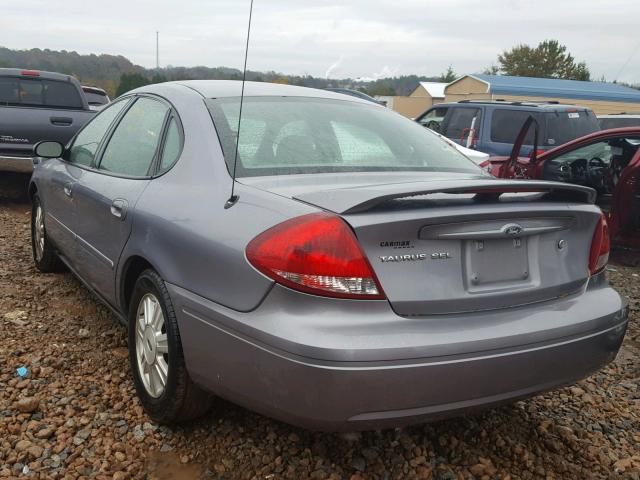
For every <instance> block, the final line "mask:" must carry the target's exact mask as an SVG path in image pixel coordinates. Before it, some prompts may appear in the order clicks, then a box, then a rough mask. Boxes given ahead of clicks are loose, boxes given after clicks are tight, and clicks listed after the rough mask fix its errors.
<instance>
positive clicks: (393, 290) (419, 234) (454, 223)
mask: <svg viewBox="0 0 640 480" xmlns="http://www.w3.org/2000/svg"><path fill="white" fill-rule="evenodd" d="M320 177H321V176H319V178H318V179H317V180H316V183H315V186H312V185H304V179H297V180H299V181H298V182H297V181H296V179H294V178H290V179H279V180H277V181H276V183H277V185H276V184H273V185H271V186H270V187H269V188H267V183H265V182H264V181H259V180H255V181H254V182H253V183H254V185H256V186H257V185H260V187H261V188H266V189H268V190H271V191H273V192H274V193H278V194H280V195H284V196H289V197H291V198H294V199H297V200H299V201H301V202H304V203H307V204H310V205H314V206H316V207H319V208H321V209H324V210H328V211H331V212H334V213H337V214H339V215H341V216H342V218H344V219H345V220H346V221H347V222H348V223H349V224H350V225H351V227H352V228H353V230H354V232H355V234H356V236H357V238H358V241H359V242H360V244H361V246H362V248H363V250H364V252H365V254H366V255H367V257H368V259H369V262H370V263H371V265H372V267H373V269H374V272H375V274H376V276H377V277H378V280H379V281H380V284H381V286H382V289H383V290H384V292H385V294H386V296H387V298H388V300H389V302H390V303H391V306H392V308H393V309H394V310H395V311H396V313H398V314H400V315H405V316H423V315H433V314H445V313H453V312H470V311H481V310H491V309H498V308H508V307H514V306H518V305H524V304H528V303H533V302H541V301H545V300H549V299H553V298H557V297H560V296H564V295H569V294H571V293H574V292H577V291H579V290H580V289H581V288H584V285H585V284H586V282H587V280H588V275H589V273H588V256H589V249H590V245H591V239H592V236H593V231H594V228H595V225H596V223H597V221H598V219H599V217H600V211H599V209H598V208H597V207H595V206H594V205H593V202H594V200H595V192H594V191H593V190H592V189H590V188H587V187H581V186H577V185H570V184H563V183H557V182H547V181H521V180H510V181H507V180H499V179H495V178H490V177H481V176H475V177H473V176H463V175H461V176H457V177H456V176H453V178H452V176H451V175H448V176H446V177H441V178H433V179H431V180H419V181H414V182H411V181H406V180H405V181H404V182H403V181H397V182H395V181H390V182H389V183H375V182H371V181H370V180H371V177H367V180H365V181H363V182H362V183H360V184H359V183H358V182H357V181H356V180H357V178H356V177H357V176H355V177H351V179H350V180H349V181H348V182H347V180H346V179H345V180H343V181H342V182H343V183H344V185H342V186H336V185H335V184H333V185H331V184H330V183H329V182H325V181H324V180H325V179H323V178H320ZM243 180H246V179H243ZM300 180H301V181H300ZM345 182H346V183H345ZM301 184H302V185H303V186H301Z"/></svg>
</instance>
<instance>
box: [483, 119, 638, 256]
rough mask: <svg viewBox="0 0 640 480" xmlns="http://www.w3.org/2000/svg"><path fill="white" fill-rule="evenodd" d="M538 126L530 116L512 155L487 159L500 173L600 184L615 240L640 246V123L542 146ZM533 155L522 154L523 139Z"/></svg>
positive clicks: (492, 169)
mask: <svg viewBox="0 0 640 480" xmlns="http://www.w3.org/2000/svg"><path fill="white" fill-rule="evenodd" d="M538 131H539V129H538V126H537V123H536V121H535V119H534V118H533V117H529V118H528V119H527V121H525V123H524V125H523V127H522V130H521V131H520V133H519V134H518V137H517V138H516V142H515V144H514V146H513V150H512V151H511V156H510V157H491V158H490V159H489V160H488V161H487V162H486V163H485V164H484V166H486V167H487V168H488V169H489V170H490V172H491V173H492V174H493V175H494V176H496V177H498V178H523V179H524V178H532V179H544V180H555V181H559V182H567V183H575V184H579V185H585V186H588V187H591V188H594V189H595V190H596V191H597V193H598V200H597V203H598V204H599V205H600V207H601V208H602V210H603V211H604V212H606V213H607V215H608V219H609V229H610V235H611V239H612V241H613V242H614V243H615V244H617V245H620V246H624V247H630V248H633V249H638V250H640V127H628V128H616V129H612V130H602V131H599V132H595V133H591V134H589V135H586V136H584V137H580V138H577V139H575V140H572V141H570V142H568V143H565V144H564V145H561V146H559V147H556V148H554V149H553V150H548V151H546V152H540V151H537V145H538ZM525 143H526V144H528V145H533V146H534V148H533V151H532V154H531V157H520V156H519V152H520V148H521V146H522V145H523V144H525Z"/></svg>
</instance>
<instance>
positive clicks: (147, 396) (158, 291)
mask: <svg viewBox="0 0 640 480" xmlns="http://www.w3.org/2000/svg"><path fill="white" fill-rule="evenodd" d="M129 358H130V361H131V370H132V372H133V379H134V383H135V386H136V391H137V392H138V397H139V398H140V402H141V403H142V405H143V407H144V409H145V410H146V412H147V414H148V415H149V416H150V417H151V418H152V419H153V420H154V421H156V422H158V423H176V422H180V421H185V420H191V419H194V418H197V417H199V416H201V415H203V414H204V413H205V412H206V411H207V410H208V409H209V407H210V405H211V396H210V395H209V394H208V393H206V392H205V391H204V390H202V389H200V388H199V387H198V386H197V385H195V384H194V383H193V381H192V380H191V378H190V377H189V374H188V372H187V369H186V365H185V361H184V354H183V351H182V344H181V340H180V333H179V331H178V322H177V319H176V315H175V311H174V309H173V304H172V303H171V298H170V297H169V293H168V291H167V288H166V286H165V284H164V281H163V280H162V278H160V276H159V275H158V274H157V273H156V272H155V271H153V270H145V271H144V272H142V274H141V275H140V277H138V280H137V281H136V284H135V287H134V291H133V295H132V299H131V304H130V308H129Z"/></svg>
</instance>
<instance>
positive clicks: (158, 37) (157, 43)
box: [156, 30, 160, 75]
mask: <svg viewBox="0 0 640 480" xmlns="http://www.w3.org/2000/svg"><path fill="white" fill-rule="evenodd" d="M156 73H157V74H158V75H160V32H159V31H157V30H156Z"/></svg>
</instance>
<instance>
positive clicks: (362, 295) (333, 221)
mask: <svg viewBox="0 0 640 480" xmlns="http://www.w3.org/2000/svg"><path fill="white" fill-rule="evenodd" d="M246 255H247V259H248V260H249V262H250V263H251V265H253V266H254V267H255V268H256V269H258V270H259V271H260V272H262V273H264V274H265V275H266V276H268V277H269V278H271V279H273V280H275V281H276V282H278V283H280V284H282V285H285V286H287V287H290V288H292V289H294V290H299V291H302V292H306V293H312V294H315V295H322V296H326V297H338V298H357V299H384V298H386V297H385V295H384V292H383V291H382V288H381V287H380V284H379V282H378V279H377V278H376V276H375V274H374V273H373V270H372V268H371V265H370V264H369V261H368V260H367V258H366V256H365V255H364V253H363V251H362V249H361V248H360V244H359V243H358V240H357V239H356V236H355V234H354V233H353V231H352V230H351V229H350V228H349V226H348V225H347V224H346V223H345V222H344V221H343V220H342V219H340V218H339V217H337V216H335V215H331V214H328V213H312V214H308V215H303V216H300V217H295V218H292V219H290V220H287V221H285V222H283V223H280V224H278V225H276V226H275V227H272V228H270V229H269V230H266V231H265V232H263V233H261V234H260V235H258V236H257V237H256V238H254V239H253V240H252V241H251V242H250V243H249V245H248V246H247V249H246Z"/></svg>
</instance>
